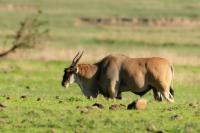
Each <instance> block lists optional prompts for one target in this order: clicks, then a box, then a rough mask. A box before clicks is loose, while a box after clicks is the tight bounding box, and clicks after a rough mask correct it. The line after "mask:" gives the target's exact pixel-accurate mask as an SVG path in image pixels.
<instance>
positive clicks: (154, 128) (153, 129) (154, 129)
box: [147, 123, 156, 132]
mask: <svg viewBox="0 0 200 133" xmlns="http://www.w3.org/2000/svg"><path fill="white" fill-rule="evenodd" d="M147 131H149V132H155V131H156V126H155V125H154V124H153V123H150V124H149V125H148V126H147Z"/></svg>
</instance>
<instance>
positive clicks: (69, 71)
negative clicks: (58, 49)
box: [61, 52, 83, 88]
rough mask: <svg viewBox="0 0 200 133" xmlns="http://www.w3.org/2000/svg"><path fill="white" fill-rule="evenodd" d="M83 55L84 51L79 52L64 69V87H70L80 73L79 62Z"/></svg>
mask: <svg viewBox="0 0 200 133" xmlns="http://www.w3.org/2000/svg"><path fill="white" fill-rule="evenodd" d="M82 55H83V52H81V53H80V52H78V53H77V54H76V56H75V57H74V59H73V61H72V64H71V65H70V66H69V67H67V68H65V69H64V75H63V80H62V83H61V84H62V86H63V87H66V88H67V87H68V86H69V84H71V83H73V82H74V81H75V75H76V74H77V73H78V68H77V64H78V62H79V60H80V59H81V57H82Z"/></svg>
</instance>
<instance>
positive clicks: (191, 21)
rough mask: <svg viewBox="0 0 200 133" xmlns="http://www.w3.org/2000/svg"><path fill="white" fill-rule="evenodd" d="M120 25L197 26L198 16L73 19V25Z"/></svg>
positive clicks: (199, 23)
mask: <svg viewBox="0 0 200 133" xmlns="http://www.w3.org/2000/svg"><path fill="white" fill-rule="evenodd" d="M80 24H90V25H110V26H112V25H117V26H119V25H121V26H161V27H165V26H199V25H200V19H199V18H180V17H176V18H175V17H169V18H167V17H163V18H145V17H143V18H131V17H110V18H101V17H98V18H89V17H81V18H78V19H77V20H76V21H75V25H80Z"/></svg>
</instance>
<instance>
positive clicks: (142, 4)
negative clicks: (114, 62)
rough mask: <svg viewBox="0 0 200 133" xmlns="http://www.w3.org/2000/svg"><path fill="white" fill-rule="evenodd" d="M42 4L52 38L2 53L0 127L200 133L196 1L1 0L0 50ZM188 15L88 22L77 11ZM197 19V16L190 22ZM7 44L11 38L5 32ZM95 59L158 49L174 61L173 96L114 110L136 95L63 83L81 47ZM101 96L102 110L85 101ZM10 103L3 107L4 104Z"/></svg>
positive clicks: (88, 58) (100, 14) (199, 43)
mask: <svg viewBox="0 0 200 133" xmlns="http://www.w3.org/2000/svg"><path fill="white" fill-rule="evenodd" d="M39 9H40V10H42V12H43V13H42V15H41V19H43V20H47V21H48V25H47V27H48V28H49V29H50V37H49V38H46V40H44V42H43V43H42V44H41V45H40V46H39V47H37V48H35V49H31V50H19V51H16V53H14V54H11V55H9V56H8V57H7V58H4V59H1V60H0V103H1V104H2V106H0V132H3V133H4V132H10V133H13V132H42V133H43V132H50V133H54V132H55V133H57V132H66V133H74V132H75V133H102V132H105V133H111V132H116V133H129V132H131V133H144V132H160V133H161V132H164V133H179V132H180V133H198V132H200V126H199V125H200V105H199V101H200V59H199V57H200V25H199V24H198V23H199V22H200V1H199V0H190V1H189V0H167V1H166V0H148V1H145V0H140V1H136V0H132V1H131V0H123V1H120V2H117V1H116V0H109V1H106V0H101V1H99V0H84V1H83V0H82V1H81V0H71V1H70V0H56V1H55V0H38V1H34V0H9V1H7V0H1V1H0V20H1V21H0V50H1V51H3V50H5V49H7V48H8V47H9V45H8V46H5V45H4V42H5V38H6V36H10V35H13V34H14V33H15V31H16V30H17V28H18V27H19V23H20V22H21V21H22V20H23V19H24V18H25V17H27V16H33V15H35V13H36V12H37V10H39ZM82 17H86V18H91V19H95V18H109V19H113V18H123V17H125V18H135V19H147V20H148V21H149V20H151V19H155V20H163V19H166V18H168V19H169V18H172V19H181V18H184V19H186V20H188V22H187V23H185V24H184V25H181V24H182V21H180V22H176V24H175V25H171V24H169V25H156V24H154V25H136V26H134V25H126V24H118V25H117V24H111V25H109V24H96V23H95V24H91V23H83V22H81V21H80V18H82ZM193 20H195V23H193ZM7 41H8V43H9V42H11V41H12V40H10V39H8V40H7ZM79 50H84V51H85V53H84V56H83V58H82V60H81V62H86V63H92V62H95V61H98V60H100V59H101V58H102V57H104V56H105V55H107V54H110V53H122V54H126V55H129V56H132V57H149V56H161V57H165V58H167V59H169V60H170V61H171V62H172V63H173V64H174V68H175V77H174V90H175V103H174V104H170V103H167V102H155V101H154V99H153V96H152V92H149V93H148V94H146V95H145V96H144V97H143V98H145V99H147V101H148V104H147V108H146V109H145V110H140V111H139V110H127V109H126V108H120V109H117V110H110V109H109V107H110V106H111V105H113V104H124V105H126V106H127V105H128V104H129V103H131V102H132V101H133V100H136V99H137V98H139V97H138V96H136V95H134V94H132V93H123V99H122V100H106V99H105V98H103V96H101V95H100V96H99V97H98V98H97V99H90V100H89V99H86V98H85V97H84V96H83V95H82V93H81V90H80V88H79V87H78V86H77V85H75V84H73V85H71V86H70V87H69V88H68V89H64V88H62V87H61V80H62V76H63V70H64V67H67V66H68V65H69V64H70V60H71V59H72V58H73V56H74V55H75V54H76V52H77V51H79ZM94 103H100V104H102V105H103V106H104V108H103V109H99V108H91V107H88V106H91V105H93V104H94ZM4 106H5V107H4Z"/></svg>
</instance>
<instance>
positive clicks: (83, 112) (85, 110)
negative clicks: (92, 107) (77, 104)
mask: <svg viewBox="0 0 200 133" xmlns="http://www.w3.org/2000/svg"><path fill="white" fill-rule="evenodd" d="M80 113H81V114H87V113H89V110H88V109H87V108H81V109H80Z"/></svg>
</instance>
